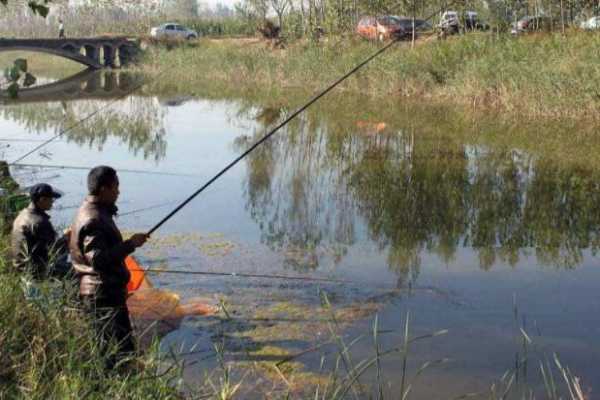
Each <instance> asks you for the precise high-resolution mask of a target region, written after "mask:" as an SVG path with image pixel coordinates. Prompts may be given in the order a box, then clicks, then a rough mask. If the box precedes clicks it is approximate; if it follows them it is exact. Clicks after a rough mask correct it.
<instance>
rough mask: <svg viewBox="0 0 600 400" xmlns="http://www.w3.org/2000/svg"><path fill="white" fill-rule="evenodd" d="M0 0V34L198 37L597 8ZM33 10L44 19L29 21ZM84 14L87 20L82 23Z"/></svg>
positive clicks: (566, 16) (597, 9) (478, 0)
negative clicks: (151, 32) (174, 26)
mask: <svg viewBox="0 0 600 400" xmlns="http://www.w3.org/2000/svg"><path fill="white" fill-rule="evenodd" d="M0 4H4V7H2V8H0V22H1V24H0V35H4V36H6V35H7V34H8V33H9V32H11V31H12V32H13V33H14V34H15V35H31V36H36V35H41V34H42V33H46V34H47V33H49V32H50V31H51V30H52V28H53V25H55V23H56V21H57V19H58V18H60V17H68V27H67V29H69V28H71V30H72V31H73V33H79V32H78V30H79V29H81V30H85V29H87V30H90V29H92V28H94V27H97V28H96V29H97V30H98V29H102V30H103V31H106V32H109V33H126V34H143V33H147V30H148V29H149V25H150V24H154V23H158V22H161V21H162V22H164V21H165V20H166V19H169V20H176V21H180V22H184V23H188V24H192V25H194V26H195V27H196V28H197V30H199V31H200V32H199V33H202V34H206V35H232V34H248V33H249V32H255V31H256V27H258V26H259V25H261V24H263V23H264V22H265V20H267V19H269V20H272V21H273V22H275V23H276V24H277V25H278V26H279V27H280V28H281V30H282V32H283V33H284V34H285V35H287V36H288V37H304V36H313V35H315V34H316V33H323V32H325V33H331V34H344V33H348V32H352V31H353V29H354V27H355V25H356V23H357V22H358V19H359V18H360V17H361V16H364V15H374V16H377V15H386V14H389V15H403V16H407V17H413V16H414V17H415V18H421V19H423V18H427V17H430V16H433V18H432V19H433V22H434V23H435V22H436V20H437V18H438V16H439V15H440V14H441V12H442V11H444V10H455V11H458V12H460V13H461V14H463V15H464V12H465V11H467V10H472V11H477V12H478V13H479V15H480V17H481V18H483V19H485V20H486V21H487V22H488V23H489V24H490V25H491V26H492V28H493V29H495V30H498V31H503V30H506V29H507V28H508V27H509V26H510V24H512V23H514V21H515V20H517V19H518V18H520V17H522V16H524V15H543V16H546V17H550V18H551V21H553V23H554V27H553V28H555V29H559V28H564V27H566V26H568V25H571V24H573V23H575V22H578V21H579V20H581V19H583V18H584V17H589V16H592V15H596V14H598V13H600V0H455V1H452V0H240V1H239V2H238V3H236V4H235V5H234V6H233V7H229V6H226V5H224V4H222V3H218V4H217V5H216V6H215V7H208V6H207V5H206V4H205V3H202V2H197V1H196V0H171V1H165V0H141V1H139V0H136V1H134V0H76V1H71V2H69V1H68V0H55V1H51V2H47V0H38V1H25V0H0ZM40 15H41V16H44V17H46V16H48V18H47V19H46V20H45V21H44V20H43V19H41V18H38V20H37V21H35V20H34V22H33V23H31V21H32V20H33V19H34V18H35V17H36V16H40ZM89 18H93V19H94V21H95V23H94V24H89ZM124 21H127V22H128V23H124ZM80 22H81V23H80ZM113 31H114V32H113ZM82 33H83V32H82ZM85 33H88V32H85ZM90 33H91V32H90ZM98 33H103V32H98Z"/></svg>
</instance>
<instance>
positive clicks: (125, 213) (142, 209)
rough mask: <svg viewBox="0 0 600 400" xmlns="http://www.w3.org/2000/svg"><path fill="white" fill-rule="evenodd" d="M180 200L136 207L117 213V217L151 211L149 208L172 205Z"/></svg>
mask: <svg viewBox="0 0 600 400" xmlns="http://www.w3.org/2000/svg"><path fill="white" fill-rule="evenodd" d="M180 201H181V200H179V199H177V200H171V201H166V202H164V203H159V204H154V205H152V206H148V207H142V208H136V209H134V210H131V211H126V212H124V213H119V214H117V217H125V216H128V215H133V214H139V213H141V212H144V211H149V210H154V209H156V208H162V207H166V206H170V205H173V204H176V203H179V202H180Z"/></svg>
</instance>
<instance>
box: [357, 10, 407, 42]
mask: <svg viewBox="0 0 600 400" xmlns="http://www.w3.org/2000/svg"><path fill="white" fill-rule="evenodd" d="M411 29H412V28H411ZM356 33H358V34H359V35H360V36H362V37H364V38H367V39H371V40H379V41H381V42H383V41H384V40H386V39H391V38H405V37H407V36H408V34H409V32H408V31H407V30H406V29H405V28H404V27H403V24H402V21H401V20H400V18H398V17H396V16H393V15H385V16H383V17H363V18H361V19H360V21H358V25H357V26H356Z"/></svg>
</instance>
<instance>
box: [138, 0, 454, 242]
mask: <svg viewBox="0 0 600 400" xmlns="http://www.w3.org/2000/svg"><path fill="white" fill-rule="evenodd" d="M445 8H447V5H446V6H444V7H441V8H440V9H439V10H438V11H436V12H435V13H432V14H431V15H430V16H428V17H427V18H426V19H424V21H428V20H430V19H431V18H433V17H434V16H435V15H437V14H438V13H439V12H440V11H442V10H443V9H445ZM400 39H401V37H395V38H393V39H392V40H391V42H390V43H388V44H387V45H385V46H383V47H382V48H380V49H379V50H377V51H376V52H375V53H373V54H372V55H370V56H369V57H367V58H366V59H365V60H364V61H362V62H360V63H359V64H358V65H356V66H355V67H354V68H352V69H351V70H350V71H348V72H347V73H346V74H344V75H343V76H342V77H341V78H339V79H337V80H336V81H335V82H333V83H332V84H330V85H329V86H328V87H326V88H325V89H324V90H323V91H321V92H320V93H318V94H316V95H315V96H313V97H312V98H311V99H310V100H309V101H308V102H307V103H306V104H304V105H303V106H302V107H300V108H299V109H297V110H296V111H294V112H293V113H292V114H291V115H290V116H289V117H287V118H286V119H285V120H284V121H283V122H281V123H280V124H279V125H277V126H276V127H275V128H273V129H272V130H271V131H270V132H268V133H267V134H266V135H264V136H263V137H262V138H260V139H259V140H258V141H257V142H255V143H254V144H253V145H252V146H250V148H249V149H247V150H246V151H244V152H243V153H242V154H241V155H239V156H238V157H237V158H235V159H234V160H233V161H231V162H230V163H229V164H227V165H226V166H225V167H224V168H223V169H222V170H221V171H219V172H218V173H217V174H216V175H215V176H213V177H212V178H211V179H209V180H208V181H207V182H206V183H205V184H204V185H202V186H201V187H200V188H199V189H198V190H196V191H195V192H194V193H192V194H191V195H190V196H189V197H188V198H186V199H185V200H184V201H183V202H181V204H179V205H178V206H177V207H175V209H173V210H172V211H171V212H170V213H168V214H167V215H166V216H165V217H164V218H163V219H161V220H160V221H159V222H158V223H157V224H156V225H154V226H153V227H152V228H150V230H149V231H148V232H147V235H148V236H150V235H152V233H154V232H155V231H156V230H157V229H158V228H160V227H161V226H162V225H163V224H164V223H165V222H167V221H168V220H169V219H171V218H172V217H173V216H174V215H175V214H177V213H178V212H179V211H180V210H181V209H182V208H183V207H185V206H186V205H187V204H188V203H189V202H190V201H192V200H193V199H194V198H195V197H196V196H198V195H199V194H200V193H202V192H203V191H204V190H205V189H206V188H208V187H209V186H210V185H211V184H212V183H213V182H215V181H216V180H217V179H219V178H220V177H221V176H222V175H223V174H225V172H227V171H229V170H230V169H231V168H232V167H233V166H234V165H236V164H237V163H238V162H240V161H241V160H242V159H244V158H245V157H246V156H247V155H248V154H250V153H251V152H252V151H254V149H256V148H257V147H258V146H260V145H261V144H262V143H263V142H265V141H266V140H267V139H269V138H270V137H271V136H273V135H274V134H275V133H277V131H279V130H280V129H281V128H283V127H284V126H286V125H287V124H288V123H289V122H290V121H292V120H293V119H295V118H296V117H297V116H298V115H300V114H301V113H302V112H303V111H304V110H306V109H307V108H309V107H310V106H311V105H313V104H314V103H316V102H317V101H318V100H319V99H320V98H321V97H323V96H325V95H326V94H327V93H329V92H330V91H332V90H333V89H335V88H336V87H337V86H338V85H339V84H340V83H342V82H344V81H345V80H346V79H348V78H349V77H350V76H352V75H353V74H354V73H355V72H357V71H358V70H360V69H361V68H362V67H364V66H365V65H367V64H368V63H369V62H371V60H373V59H375V58H376V57H378V56H379V55H380V54H383V53H384V52H385V51H386V50H388V49H389V48H391V47H392V46H393V45H395V44H396V43H397V42H399V41H400Z"/></svg>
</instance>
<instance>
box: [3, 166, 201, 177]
mask: <svg viewBox="0 0 600 400" xmlns="http://www.w3.org/2000/svg"><path fill="white" fill-rule="evenodd" d="M11 165H12V166H15V167H27V168H49V169H73V170H85V171H89V170H91V169H92V167H85V166H79V165H56V164H55V165H52V164H23V163H13V164H11ZM119 172H126V173H132V174H148V175H166V176H184V177H194V178H197V177H198V175H194V174H184V173H179V172H166V171H165V172H163V171H145V170H141V169H122V168H119Z"/></svg>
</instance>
